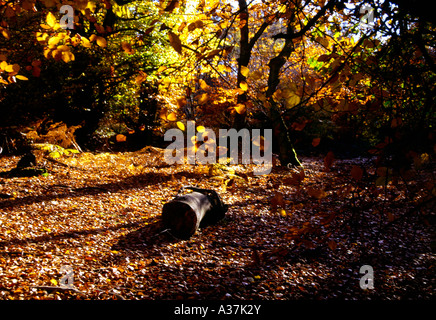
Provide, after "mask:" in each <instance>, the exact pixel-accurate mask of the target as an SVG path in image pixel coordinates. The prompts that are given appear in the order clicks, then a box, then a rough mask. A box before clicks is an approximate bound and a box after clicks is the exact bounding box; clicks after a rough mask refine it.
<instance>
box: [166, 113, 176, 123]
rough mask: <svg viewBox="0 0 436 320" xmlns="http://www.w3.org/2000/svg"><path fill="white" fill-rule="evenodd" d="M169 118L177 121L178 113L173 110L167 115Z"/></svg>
mask: <svg viewBox="0 0 436 320" xmlns="http://www.w3.org/2000/svg"><path fill="white" fill-rule="evenodd" d="M167 120H168V121H176V120H177V115H176V114H175V112H171V113H170V114H169V115H167Z"/></svg>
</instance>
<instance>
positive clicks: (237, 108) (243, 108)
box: [234, 103, 247, 114]
mask: <svg viewBox="0 0 436 320" xmlns="http://www.w3.org/2000/svg"><path fill="white" fill-rule="evenodd" d="M234 109H235V111H236V112H237V113H238V114H244V113H245V112H246V111H247V107H246V106H245V104H242V103H238V104H237V105H236V106H235V107H234Z"/></svg>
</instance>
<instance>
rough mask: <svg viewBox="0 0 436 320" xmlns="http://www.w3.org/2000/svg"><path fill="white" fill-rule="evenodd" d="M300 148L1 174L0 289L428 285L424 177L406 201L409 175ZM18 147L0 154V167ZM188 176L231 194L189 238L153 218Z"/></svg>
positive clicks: (292, 292) (30, 293)
mask: <svg viewBox="0 0 436 320" xmlns="http://www.w3.org/2000/svg"><path fill="white" fill-rule="evenodd" d="M302 159H303V165H304V168H305V169H304V171H298V170H288V169H280V168H274V169H273V171H272V173H271V174H269V175H264V176H255V175H253V174H252V172H253V167H252V166H250V165H245V166H242V165H234V166H229V167H231V168H230V169H231V170H230V171H231V174H230V175H229V174H228V173H226V172H225V170H221V171H220V170H215V169H214V170H212V169H211V167H208V166H201V165H195V166H192V165H174V166H167V165H165V163H164V162H163V160H162V150H160V149H157V148H146V149H143V150H142V151H140V152H133V153H118V154H107V153H105V154H91V153H82V154H78V155H73V156H71V157H66V158H61V159H58V161H59V162H62V163H63V164H64V165H63V166H61V165H58V164H57V163H55V162H47V163H46V164H45V166H46V168H47V170H48V172H49V174H48V175H46V176H38V177H30V178H29V177H26V178H7V179H6V178H1V180H0V193H2V194H9V195H11V197H10V198H7V199H0V299H267V300H271V299H273V300H280V299H283V300H295V299H317V300H318V299H334V298H341V299H350V300H354V299H358V300H359V299H387V300H396V299H430V298H432V296H433V293H434V284H435V278H434V273H435V253H434V242H432V241H434V238H432V237H434V210H433V208H431V207H430V206H428V203H426V204H425V205H421V204H422V203H424V202H423V201H422V199H425V194H424V191H425V190H424V191H423V190H421V189H420V190H417V191H418V192H416V194H415V195H414V199H413V200H410V201H409V200H408V196H409V195H406V193H407V192H408V190H407V188H410V185H409V186H407V188H406V186H402V187H401V186H396V187H394V186H393V185H391V184H389V185H387V186H385V188H383V187H378V186H376V184H375V183H374V182H373V181H372V180H371V177H370V178H368V177H367V175H368V174H367V172H366V171H364V170H362V168H363V167H365V165H366V164H367V161H368V159H354V160H341V159H335V160H334V162H333V161H332V159H333V158H332V156H329V157H327V160H326V159H325V158H314V157H302ZM17 160H18V159H17V158H16V157H3V158H1V160H0V161H1V164H2V169H1V170H2V171H7V170H10V169H11V168H13V167H14V166H15V164H16V162H17ZM326 166H327V167H326ZM235 176H237V177H239V178H238V179H236V178H235ZM217 177H218V179H217ZM365 179H366V180H365ZM370 180H371V181H370ZM183 185H197V186H199V187H203V188H209V189H215V190H217V191H218V192H219V194H220V195H221V196H222V198H223V200H224V202H225V203H227V204H229V211H228V213H227V216H226V218H225V219H224V220H223V221H221V222H220V223H218V224H217V225H214V226H209V227H206V228H204V229H200V230H198V231H197V233H196V234H195V235H194V236H192V237H191V238H190V239H189V240H178V239H176V238H174V237H172V236H171V234H169V233H168V232H162V228H161V226H160V220H159V219H160V214H161V211H162V206H163V204H164V203H165V202H167V201H169V200H171V199H172V198H173V197H174V196H175V194H176V193H177V191H178V190H179V189H180V188H181V187H182V186H183ZM409 191H410V190H409ZM420 197H421V198H420ZM409 198H410V197H409ZM420 199H421V202H419V201H420ZM417 208H419V210H418V209H417ZM432 219H433V220H432ZM432 221H433V222H432ZM363 265H370V266H372V267H373V269H374V284H375V285H374V286H375V288H374V289H372V290H363V289H361V288H360V286H359V281H360V278H361V276H362V275H361V274H359V269H360V267H361V266H363ZM65 266H69V267H71V270H72V276H73V277H72V278H71V282H72V286H65V282H62V281H63V280H62V279H64V278H63V277H64V276H65V273H63V272H62V270H65Z"/></svg>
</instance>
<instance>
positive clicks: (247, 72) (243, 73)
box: [241, 66, 250, 77]
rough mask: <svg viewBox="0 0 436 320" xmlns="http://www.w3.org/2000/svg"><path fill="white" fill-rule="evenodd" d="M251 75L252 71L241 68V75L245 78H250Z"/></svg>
mask: <svg viewBox="0 0 436 320" xmlns="http://www.w3.org/2000/svg"><path fill="white" fill-rule="evenodd" d="M249 73H250V69H248V68H247V67H245V66H241V74H242V75H243V76H244V77H248V74H249Z"/></svg>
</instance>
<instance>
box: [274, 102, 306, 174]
mask: <svg viewBox="0 0 436 320" xmlns="http://www.w3.org/2000/svg"><path fill="white" fill-rule="evenodd" d="M271 100H272V99H271ZM271 120H272V123H273V126H274V130H273V135H274V140H275V141H277V142H278V145H279V159H280V164H281V165H282V166H288V165H292V166H296V167H302V164H301V162H300V161H299V160H298V157H297V153H296V152H295V149H294V146H293V144H292V141H291V138H290V136H289V129H288V127H287V125H286V123H285V122H284V120H283V117H282V115H281V114H280V110H279V109H278V108H277V106H276V105H275V103H274V101H271Z"/></svg>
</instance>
